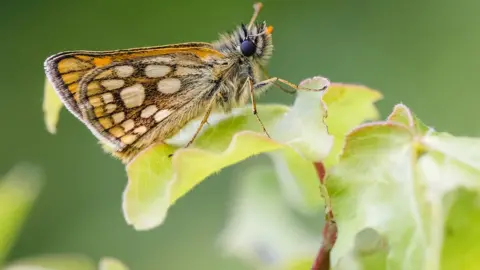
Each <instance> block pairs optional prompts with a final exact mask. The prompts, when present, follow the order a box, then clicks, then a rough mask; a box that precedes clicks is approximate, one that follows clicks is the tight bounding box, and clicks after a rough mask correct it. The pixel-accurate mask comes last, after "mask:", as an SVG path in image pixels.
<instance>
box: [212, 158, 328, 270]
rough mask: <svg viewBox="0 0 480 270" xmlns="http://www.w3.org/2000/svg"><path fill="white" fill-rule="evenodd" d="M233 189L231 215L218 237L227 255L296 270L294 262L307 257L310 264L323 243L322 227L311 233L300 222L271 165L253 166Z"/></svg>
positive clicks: (256, 264) (254, 265)
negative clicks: (284, 196) (285, 196)
mask: <svg viewBox="0 0 480 270" xmlns="http://www.w3.org/2000/svg"><path fill="white" fill-rule="evenodd" d="M232 191H233V195H232V197H233V203H232V207H231V213H230V217H229V219H228V223H227V225H226V227H225V228H224V230H223V231H222V233H221V235H220V238H219V244H220V248H221V249H222V250H223V251H224V252H225V253H226V254H227V255H230V256H235V257H237V258H240V259H242V260H243V261H245V262H247V263H248V264H250V265H251V266H252V269H272V270H273V269H276V270H278V269H285V270H287V269H292V270H293V269H295V268H292V267H293V265H292V264H293V262H298V261H299V260H302V259H305V258H309V259H310V265H311V263H312V262H313V258H314V257H315V254H316V252H317V250H318V248H319V246H320V243H321V236H320V230H319V231H318V232H315V233H312V232H310V231H308V230H307V229H306V228H305V226H304V224H302V223H300V222H299V220H298V218H297V217H296V216H295V215H294V214H293V212H292V211H291V210H290V209H289V207H288V205H287V202H286V201H285V199H284V198H283V196H282V193H281V191H280V186H279V185H278V183H277V179H276V177H275V172H273V171H272V170H271V169H270V168H269V167H268V166H264V167H260V166H254V167H251V168H249V169H248V170H247V171H246V172H242V176H241V177H240V178H239V179H238V181H237V182H236V185H235V186H234V187H233V189H232ZM297 269H299V268H297ZM304 269H309V268H304Z"/></svg>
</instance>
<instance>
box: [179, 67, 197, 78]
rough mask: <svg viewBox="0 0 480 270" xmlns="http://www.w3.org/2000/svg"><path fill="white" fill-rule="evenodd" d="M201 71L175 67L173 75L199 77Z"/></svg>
mask: <svg viewBox="0 0 480 270" xmlns="http://www.w3.org/2000/svg"><path fill="white" fill-rule="evenodd" d="M200 74H202V71H201V70H200V69H198V68H189V67H177V70H175V75H177V76H185V75H200Z"/></svg>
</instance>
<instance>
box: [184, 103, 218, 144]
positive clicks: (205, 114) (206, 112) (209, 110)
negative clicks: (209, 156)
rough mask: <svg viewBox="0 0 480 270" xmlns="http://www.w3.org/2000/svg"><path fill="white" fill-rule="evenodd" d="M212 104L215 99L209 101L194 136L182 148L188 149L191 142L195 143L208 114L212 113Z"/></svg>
mask: <svg viewBox="0 0 480 270" xmlns="http://www.w3.org/2000/svg"><path fill="white" fill-rule="evenodd" d="M214 103H215V99H212V101H210V103H209V104H208V107H207V110H206V111H205V113H204V114H203V118H202V121H201V122H200V125H199V126H198V128H197V130H196V131H195V134H193V137H192V138H191V139H190V141H188V143H187V144H186V145H185V146H184V147H183V148H187V147H189V146H190V145H191V144H192V143H193V141H195V139H196V138H197V136H198V134H199V133H200V131H201V130H202V128H203V126H204V125H205V124H206V123H207V122H208V117H209V116H210V113H211V112H212V108H213V104H214Z"/></svg>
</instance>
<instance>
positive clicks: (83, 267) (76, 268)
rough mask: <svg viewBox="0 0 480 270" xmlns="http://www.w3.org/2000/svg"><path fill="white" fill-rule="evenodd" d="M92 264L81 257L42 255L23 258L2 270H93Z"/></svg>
mask: <svg viewBox="0 0 480 270" xmlns="http://www.w3.org/2000/svg"><path fill="white" fill-rule="evenodd" d="M95 269H96V267H95V264H94V262H93V261H92V260H91V259H90V258H88V257H86V256H83V255H77V254H62V255H58V254H55V255H42V256H36V257H31V258H25V259H20V260H17V261H15V262H14V263H11V264H10V265H8V266H7V267H6V268H5V269H4V270H95Z"/></svg>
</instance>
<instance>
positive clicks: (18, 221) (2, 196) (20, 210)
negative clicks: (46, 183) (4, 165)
mask: <svg viewBox="0 0 480 270" xmlns="http://www.w3.org/2000/svg"><path fill="white" fill-rule="evenodd" d="M40 178H41V174H40V172H39V170H38V169H37V168H36V167H34V166H31V165H18V166H16V167H15V168H13V169H12V170H11V171H10V172H9V173H8V174H7V175H5V176H4V177H3V179H2V180H1V181H0V205H1V207H0V220H1V222H0V267H1V266H2V265H3V261H4V260H5V257H6V256H7V254H8V251H9V250H10V248H11V246H12V244H13V243H14V241H15V238H16V236H17V234H18V232H19V231H20V228H21V227H22V224H23V222H24V220H25V218H26V216H27V214H28V213H29V210H30V208H31V206H32V204H33V202H34V200H35V199H36V198H37V195H38V193H39V191H40Z"/></svg>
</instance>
